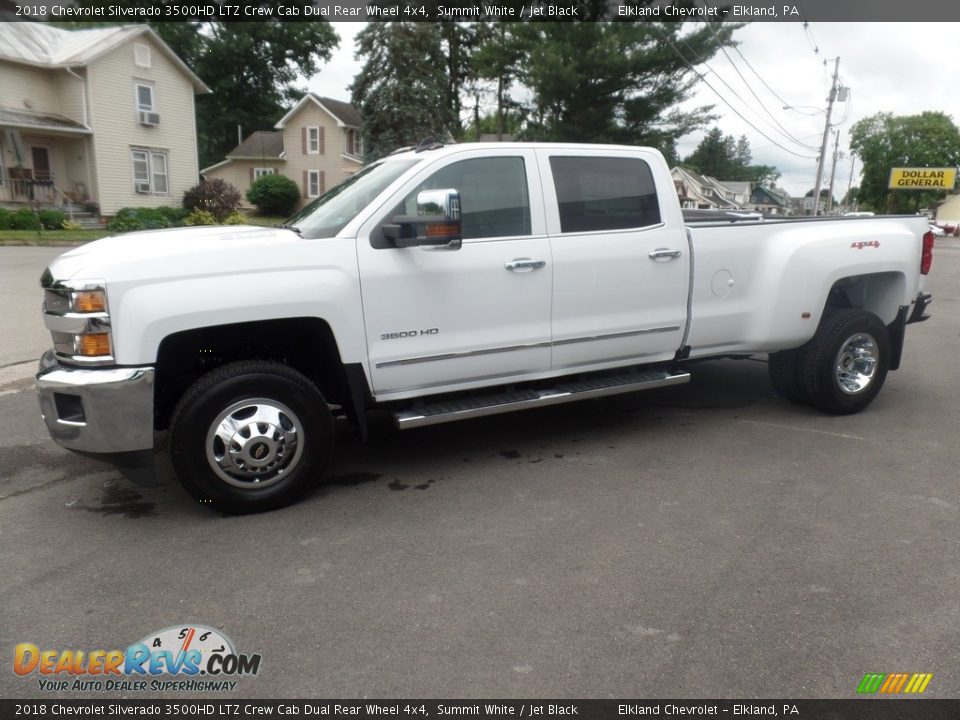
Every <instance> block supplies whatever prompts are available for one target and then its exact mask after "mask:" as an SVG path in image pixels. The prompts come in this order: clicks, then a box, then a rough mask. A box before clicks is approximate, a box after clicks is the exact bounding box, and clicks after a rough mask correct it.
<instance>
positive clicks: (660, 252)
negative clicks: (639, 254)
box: [648, 248, 680, 260]
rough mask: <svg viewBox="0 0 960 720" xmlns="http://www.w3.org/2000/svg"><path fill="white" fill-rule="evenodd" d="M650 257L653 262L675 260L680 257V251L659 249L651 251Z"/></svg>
mask: <svg viewBox="0 0 960 720" xmlns="http://www.w3.org/2000/svg"><path fill="white" fill-rule="evenodd" d="M648 257H649V258H650V259H651V260H675V259H676V258H678V257H680V251H679V250H671V249H670V248H657V249H656V250H653V251H651V252H650V254H649V255H648Z"/></svg>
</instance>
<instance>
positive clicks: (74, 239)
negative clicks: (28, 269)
mask: <svg viewBox="0 0 960 720" xmlns="http://www.w3.org/2000/svg"><path fill="white" fill-rule="evenodd" d="M285 220H286V218H283V217H266V216H261V215H249V216H247V223H248V224H250V225H258V226H260V227H272V226H274V225H281V224H282V223H283V222H284V221H285ZM116 234H117V233H114V232H111V231H110V230H107V229H106V228H104V229H103V230H42V231H40V232H39V233H38V232H37V231H36V230H0V245H68V244H73V243H85V242H90V241H92V240H99V239H100V238H104V237H109V236H110V235H116Z"/></svg>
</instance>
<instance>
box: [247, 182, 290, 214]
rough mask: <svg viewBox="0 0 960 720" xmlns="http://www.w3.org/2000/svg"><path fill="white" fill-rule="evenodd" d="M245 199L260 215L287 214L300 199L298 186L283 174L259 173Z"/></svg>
mask: <svg viewBox="0 0 960 720" xmlns="http://www.w3.org/2000/svg"><path fill="white" fill-rule="evenodd" d="M247 200H249V201H250V202H251V203H253V204H254V205H256V207H257V211H258V212H259V213H260V214H261V215H283V216H287V215H290V213H292V212H293V209H294V208H295V207H296V206H297V202H298V201H299V200H300V188H298V187H297V184H296V183H295V182H294V181H293V180H291V179H290V178H288V177H286V176H285V175H261V176H260V177H259V178H258V179H257V180H255V181H254V183H253V185H251V186H250V189H249V190H247Z"/></svg>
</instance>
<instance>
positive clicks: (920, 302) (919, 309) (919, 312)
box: [907, 292, 933, 325]
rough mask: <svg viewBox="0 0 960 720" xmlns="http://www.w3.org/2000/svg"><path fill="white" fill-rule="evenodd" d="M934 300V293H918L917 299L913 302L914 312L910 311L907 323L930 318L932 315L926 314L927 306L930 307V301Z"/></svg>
mask: <svg viewBox="0 0 960 720" xmlns="http://www.w3.org/2000/svg"><path fill="white" fill-rule="evenodd" d="M932 302H933V295H931V294H930V293H925V292H921V293H917V300H916V302H915V303H914V304H913V312H911V313H910V317H908V318H907V324H908V325H909V324H910V323H915V322H923V321H924V320H929V319H930V316H929V315H927V314H926V312H927V308H928V307H930V303H932Z"/></svg>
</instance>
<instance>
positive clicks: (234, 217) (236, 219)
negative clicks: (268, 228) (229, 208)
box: [223, 212, 247, 225]
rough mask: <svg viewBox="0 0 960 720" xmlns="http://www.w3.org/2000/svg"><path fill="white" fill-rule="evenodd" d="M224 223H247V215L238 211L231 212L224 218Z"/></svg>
mask: <svg viewBox="0 0 960 720" xmlns="http://www.w3.org/2000/svg"><path fill="white" fill-rule="evenodd" d="M223 224H224V225H246V224H247V216H246V215H244V214H243V213H238V212H234V213H230V214H229V215H227V216H226V217H225V218H224V219H223Z"/></svg>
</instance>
